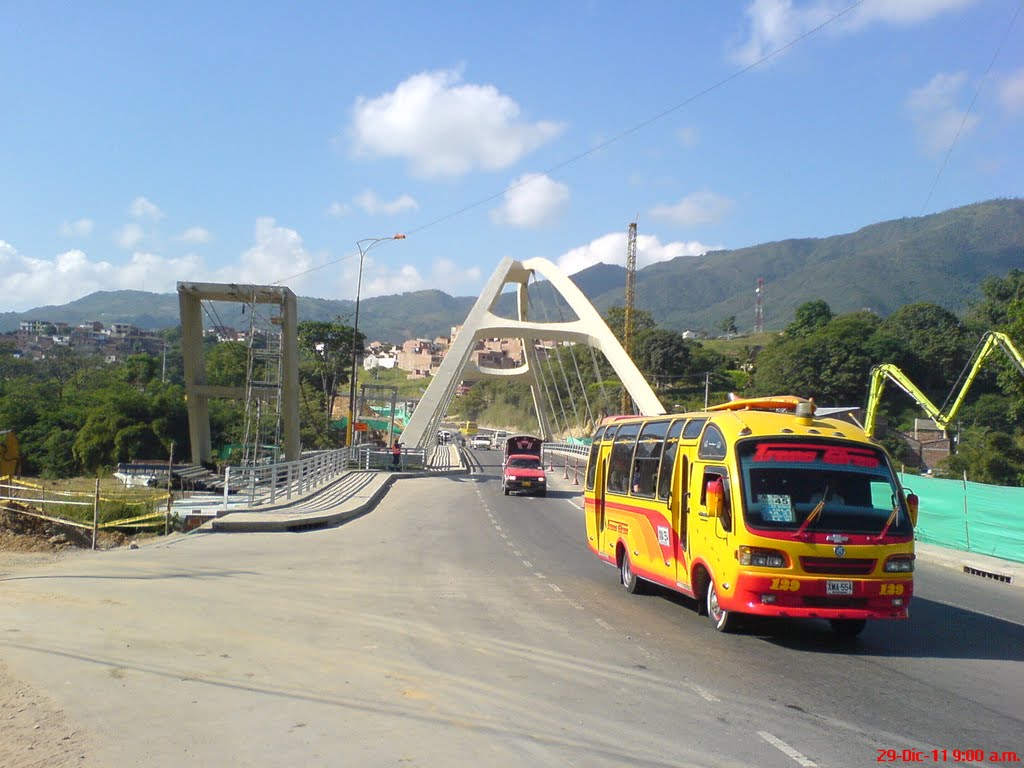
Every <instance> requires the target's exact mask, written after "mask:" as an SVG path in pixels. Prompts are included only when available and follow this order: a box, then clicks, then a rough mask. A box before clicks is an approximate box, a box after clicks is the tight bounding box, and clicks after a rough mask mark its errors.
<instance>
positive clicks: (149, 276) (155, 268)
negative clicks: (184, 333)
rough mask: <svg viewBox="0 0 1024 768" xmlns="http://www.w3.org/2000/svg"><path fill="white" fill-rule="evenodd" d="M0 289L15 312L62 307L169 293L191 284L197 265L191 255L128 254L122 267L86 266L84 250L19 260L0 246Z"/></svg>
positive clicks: (8, 247)
mask: <svg viewBox="0 0 1024 768" xmlns="http://www.w3.org/2000/svg"><path fill="white" fill-rule="evenodd" d="M0 264H2V265H3V270H0V290H2V291H3V292H4V295H6V296H9V297H15V300H14V302H13V304H14V306H12V307H11V309H13V310H15V311H24V310H27V309H31V308H32V307H38V306H44V305H47V304H66V303H67V302H69V301H73V300H75V299H78V298H81V297H82V296H86V295H88V294H90V293H93V292H95V291H112V290H127V289H133V290H150V291H156V292H161V293H167V292H172V291H174V286H175V282H176V281H177V280H187V279H196V274H197V272H198V271H199V270H200V267H201V265H200V264H199V262H198V260H197V259H196V258H195V257H194V256H186V257H183V258H178V259H168V258H163V257H160V256H156V255H154V254H148V253H134V254H132V256H131V258H130V259H129V261H128V262H127V263H125V264H120V265H115V264H113V263H111V262H109V261H91V260H90V259H89V257H88V255H86V253H85V252H84V251H81V250H77V249H74V250H70V251H65V252H64V253H60V254H58V255H57V256H55V257H54V258H53V259H37V258H32V257H29V256H24V255H22V254H20V253H18V251H17V250H16V249H15V248H14V246H12V245H10V244H9V243H5V242H3V241H0Z"/></svg>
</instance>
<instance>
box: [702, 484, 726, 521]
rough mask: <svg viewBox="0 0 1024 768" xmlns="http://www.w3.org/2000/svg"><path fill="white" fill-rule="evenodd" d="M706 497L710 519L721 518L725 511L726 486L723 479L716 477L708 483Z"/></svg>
mask: <svg viewBox="0 0 1024 768" xmlns="http://www.w3.org/2000/svg"><path fill="white" fill-rule="evenodd" d="M705 497H706V506H707V508H708V517H721V515H722V512H723V511H724V510H725V486H724V485H723V484H722V478H720V477H716V478H715V479H714V480H709V481H708V484H707V488H706V489H705Z"/></svg>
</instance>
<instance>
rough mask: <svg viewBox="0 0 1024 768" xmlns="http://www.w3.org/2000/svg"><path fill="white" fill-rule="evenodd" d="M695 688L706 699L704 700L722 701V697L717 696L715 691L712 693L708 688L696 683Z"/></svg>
mask: <svg viewBox="0 0 1024 768" xmlns="http://www.w3.org/2000/svg"><path fill="white" fill-rule="evenodd" d="M693 690H695V691H696V692H697V693H698V694H699V695H700V697H701V698H702V699H704V701H711V702H716V701H721V699H720V698H718V697H717V696H715V695H714V694H713V693H710V692H709V691H708V690H707V689H706V688H701V687H700V686H699V685H694V686H693Z"/></svg>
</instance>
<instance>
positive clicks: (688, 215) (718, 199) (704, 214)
mask: <svg viewBox="0 0 1024 768" xmlns="http://www.w3.org/2000/svg"><path fill="white" fill-rule="evenodd" d="M732 204H733V201H732V199H731V198H728V197H725V196H724V195H719V194H716V193H715V192H695V193H694V194H692V195H687V196H686V197H684V198H683V199H682V200H680V201H679V202H678V203H674V204H673V205H657V206H655V207H654V208H652V209H651V216H653V217H654V218H656V219H664V220H666V221H671V222H672V223H674V224H679V225H682V226H686V227H693V226H697V225H700V224H714V223H716V222H718V221H721V220H722V219H723V218H724V217H725V215H726V214H727V213H728V212H729V211H730V209H731V208H732Z"/></svg>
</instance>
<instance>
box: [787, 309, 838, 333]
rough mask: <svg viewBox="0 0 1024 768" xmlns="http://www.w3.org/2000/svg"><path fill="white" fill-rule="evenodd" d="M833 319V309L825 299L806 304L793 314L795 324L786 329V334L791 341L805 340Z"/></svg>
mask: <svg viewBox="0 0 1024 768" xmlns="http://www.w3.org/2000/svg"><path fill="white" fill-rule="evenodd" d="M832 317H833V315H832V308H831V307H829V305H828V304H827V303H826V302H825V301H824V300H823V299H815V300H814V301H807V302H804V303H803V304H801V305H800V306H799V307H797V308H796V311H795V312H794V313H793V322H792V323H790V324H789V325H788V326H787V327H786V330H785V334H786V336H788V337H789V338H791V339H799V338H803V337H804V336H807V335H808V334H810V333H813V332H814V331H816V330H818V329H819V328H822V327H823V326H825V325H826V324H827V323H828V322H829V321H830V320H831V319H832Z"/></svg>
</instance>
